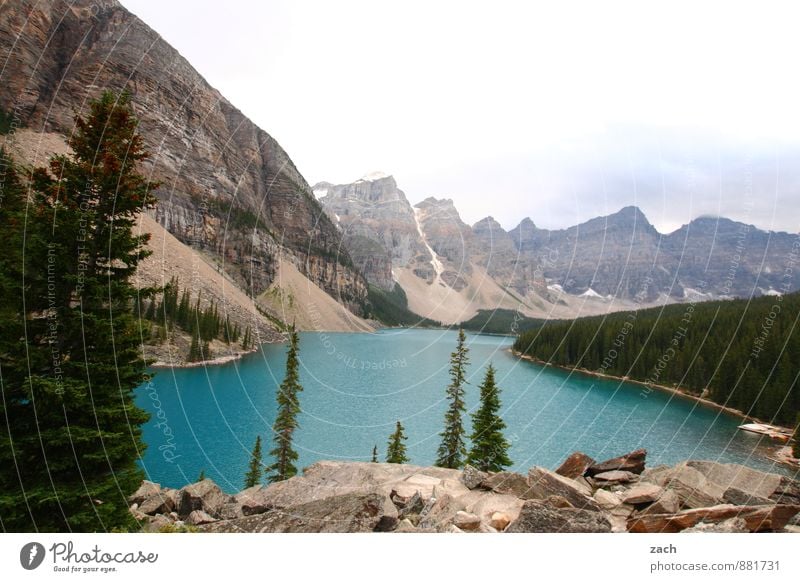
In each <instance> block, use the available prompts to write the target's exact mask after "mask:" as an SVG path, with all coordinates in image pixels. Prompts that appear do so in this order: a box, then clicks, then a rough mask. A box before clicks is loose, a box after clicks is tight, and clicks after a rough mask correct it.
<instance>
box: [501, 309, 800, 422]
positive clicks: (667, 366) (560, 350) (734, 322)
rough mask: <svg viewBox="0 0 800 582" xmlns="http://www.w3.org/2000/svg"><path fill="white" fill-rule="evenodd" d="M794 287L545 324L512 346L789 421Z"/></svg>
mask: <svg viewBox="0 0 800 582" xmlns="http://www.w3.org/2000/svg"><path fill="white" fill-rule="evenodd" d="M799 323H800V293H792V294H789V295H784V296H777V297H759V298H754V299H749V300H745V299H739V300H731V301H711V302H705V303H689V304H686V305H670V306H667V307H664V308H658V309H646V310H641V311H638V312H628V313H616V314H612V315H608V316H605V317H587V318H581V319H577V320H574V321H569V322H553V321H551V322H547V323H545V324H544V325H543V326H542V327H540V328H539V329H535V330H532V331H529V332H526V333H523V334H521V335H520V337H519V338H518V339H517V341H516V342H515V344H514V350H515V351H516V352H518V353H520V354H523V355H526V356H530V357H532V358H535V359H536V360H539V361H542V362H547V363H551V364H555V365H558V366H565V367H570V368H581V369H586V370H589V371H593V372H602V373H604V374H610V375H613V376H619V377H627V378H630V379H633V380H638V381H641V382H645V383H649V384H658V385H666V386H674V387H678V388H680V389H683V390H685V391H687V392H689V393H691V394H695V395H698V396H703V397H706V398H709V399H711V400H713V401H714V402H716V403H718V404H720V405H723V406H728V407H732V408H735V409H737V410H740V411H741V412H743V413H744V414H747V415H749V416H754V417H757V418H761V419H764V420H766V421H767V422H773V423H783V424H785V425H787V426H794V424H795V423H796V422H797V419H798V413H800V386H799V385H798V377H797V374H796V372H795V370H796V364H797V361H798V360H799V359H800V325H798V324H799Z"/></svg>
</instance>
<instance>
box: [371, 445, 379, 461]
mask: <svg viewBox="0 0 800 582" xmlns="http://www.w3.org/2000/svg"><path fill="white" fill-rule="evenodd" d="M372 462H373V463H377V462H378V445H375V446H374V447H372Z"/></svg>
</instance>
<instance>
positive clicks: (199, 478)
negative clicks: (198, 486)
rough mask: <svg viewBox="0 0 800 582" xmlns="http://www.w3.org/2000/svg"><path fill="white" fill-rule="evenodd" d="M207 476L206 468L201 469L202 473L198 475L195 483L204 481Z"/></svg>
mask: <svg viewBox="0 0 800 582" xmlns="http://www.w3.org/2000/svg"><path fill="white" fill-rule="evenodd" d="M205 478H206V470H205V469H200V474H199V475H198V476H197V480H196V481H195V483H199V482H200V481H204V480H205Z"/></svg>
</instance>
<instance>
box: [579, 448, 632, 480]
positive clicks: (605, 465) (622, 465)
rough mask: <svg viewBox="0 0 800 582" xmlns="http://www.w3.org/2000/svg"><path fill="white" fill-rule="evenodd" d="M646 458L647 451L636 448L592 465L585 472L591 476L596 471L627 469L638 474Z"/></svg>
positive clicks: (596, 472) (595, 473)
mask: <svg viewBox="0 0 800 582" xmlns="http://www.w3.org/2000/svg"><path fill="white" fill-rule="evenodd" d="M646 458H647V451H646V450H645V449H637V450H635V451H633V452H630V453H628V454H627V455H622V456H621V457H614V458H613V459H608V460H607V461H603V462H602V463H597V464H595V465H592V466H591V467H589V468H588V469H586V474H587V475H589V476H592V477H593V476H594V475H597V474H598V473H606V472H608V471H629V472H631V473H635V474H637V475H639V474H641V473H642V471H644V464H645V459H646Z"/></svg>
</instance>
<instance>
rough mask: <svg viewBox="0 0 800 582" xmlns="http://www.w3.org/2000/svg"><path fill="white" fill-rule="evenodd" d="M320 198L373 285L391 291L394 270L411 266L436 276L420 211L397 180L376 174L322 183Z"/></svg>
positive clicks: (317, 191)
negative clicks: (418, 219) (418, 216)
mask: <svg viewBox="0 0 800 582" xmlns="http://www.w3.org/2000/svg"><path fill="white" fill-rule="evenodd" d="M314 193H315V194H316V195H317V196H320V197H321V198H320V203H321V204H322V205H323V207H324V208H325V210H326V211H327V213H328V216H329V217H330V218H331V219H332V220H333V221H334V222H335V223H336V224H337V225H338V226H339V229H340V230H341V233H342V239H343V242H344V245H345V247H346V249H347V251H348V252H349V254H350V256H351V257H352V258H353V261H354V262H355V264H356V266H357V267H359V268H361V270H362V271H363V273H364V274H365V275H366V277H367V279H368V280H369V282H370V283H372V284H373V285H377V286H378V287H380V288H382V289H384V290H387V291H391V290H392V288H393V287H394V278H393V276H392V268H393V267H406V266H408V265H412V266H413V268H414V269H415V270H416V271H417V272H418V274H419V276H421V277H422V278H424V279H431V278H432V277H433V269H432V267H431V262H430V261H431V259H430V254H429V253H428V252H427V250H426V248H425V245H424V244H423V242H422V239H421V237H420V233H419V229H418V228H417V223H416V219H415V215H414V210H413V209H412V208H411V205H410V204H409V203H408V199H407V198H406V195H405V194H404V193H403V191H402V190H400V189H399V188H398V187H397V182H395V180H394V178H393V177H391V176H387V175H385V174H381V173H377V172H376V173H373V174H369V175H367V176H365V177H364V178H361V179H360V180H357V181H356V182H353V183H351V184H338V185H334V184H330V183H328V182H320V183H319V184H316V185H315V186H314Z"/></svg>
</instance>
